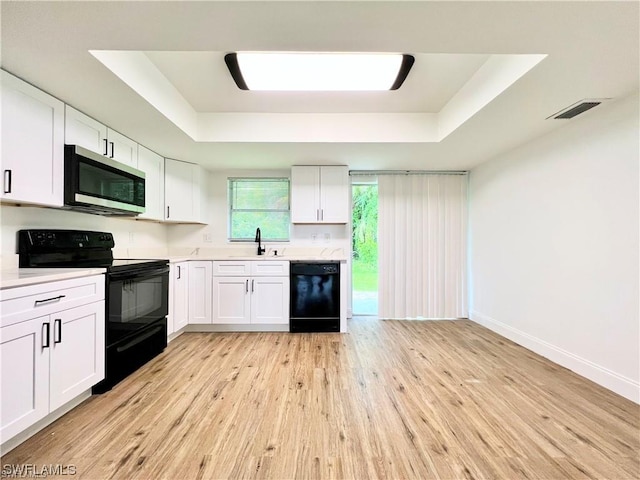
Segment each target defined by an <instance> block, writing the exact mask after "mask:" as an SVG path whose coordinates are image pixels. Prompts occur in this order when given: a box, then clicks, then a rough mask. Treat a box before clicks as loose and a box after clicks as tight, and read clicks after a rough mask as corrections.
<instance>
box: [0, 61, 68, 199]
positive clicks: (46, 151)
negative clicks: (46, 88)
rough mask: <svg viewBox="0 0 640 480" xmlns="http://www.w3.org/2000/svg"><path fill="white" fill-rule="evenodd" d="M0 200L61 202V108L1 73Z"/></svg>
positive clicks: (57, 103) (12, 77) (62, 159)
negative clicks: (0, 150)
mask: <svg viewBox="0 0 640 480" xmlns="http://www.w3.org/2000/svg"><path fill="white" fill-rule="evenodd" d="M1 78H2V95H1V99H2V108H1V110H2V157H1V161H2V173H3V188H2V194H1V195H2V196H1V197H0V198H2V200H3V201H7V202H20V203H31V204H35V205H47V206H54V207H60V206H62V203H63V192H64V191H63V171H64V104H63V103H62V102H61V101H60V100H57V99H56V98H54V97H52V96H51V95H48V94H46V93H44V92H43V91H41V90H38V89H37V88H35V87H33V86H31V85H29V84H27V83H25V82H23V81H22V80H20V79H18V78H16V77H14V76H13V75H10V74H8V73H6V72H4V71H2V77H1Z"/></svg>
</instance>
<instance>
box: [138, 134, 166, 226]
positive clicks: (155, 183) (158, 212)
mask: <svg viewBox="0 0 640 480" xmlns="http://www.w3.org/2000/svg"><path fill="white" fill-rule="evenodd" d="M138 169H139V170H142V171H143V172H144V173H145V186H144V188H145V194H144V196H145V212H144V213H142V214H140V215H139V216H138V218H146V219H149V220H164V158H163V157H161V156H160V155H158V154H157V153H154V152H152V151H151V150H149V149H148V148H146V147H143V146H142V145H139V146H138Z"/></svg>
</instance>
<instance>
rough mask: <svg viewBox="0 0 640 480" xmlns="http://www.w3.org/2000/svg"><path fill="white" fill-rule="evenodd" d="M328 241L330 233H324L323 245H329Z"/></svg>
mask: <svg viewBox="0 0 640 480" xmlns="http://www.w3.org/2000/svg"><path fill="white" fill-rule="evenodd" d="M329 240H331V234H330V233H325V234H324V243H329Z"/></svg>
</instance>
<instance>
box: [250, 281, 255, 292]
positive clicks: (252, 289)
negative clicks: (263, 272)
mask: <svg viewBox="0 0 640 480" xmlns="http://www.w3.org/2000/svg"><path fill="white" fill-rule="evenodd" d="M253 282H255V280H254V279H253V278H252V279H251V293H253Z"/></svg>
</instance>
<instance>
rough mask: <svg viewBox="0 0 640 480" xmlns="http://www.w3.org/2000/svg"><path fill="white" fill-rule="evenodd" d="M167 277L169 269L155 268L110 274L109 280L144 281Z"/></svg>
mask: <svg viewBox="0 0 640 480" xmlns="http://www.w3.org/2000/svg"><path fill="white" fill-rule="evenodd" d="M165 274H166V275H168V274H169V267H168V266H167V267H162V268H157V269H155V270H137V271H134V272H131V271H129V272H121V273H110V274H109V280H112V281H113V280H144V279H145V278H151V277H157V276H158V275H165Z"/></svg>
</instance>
